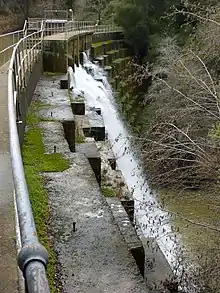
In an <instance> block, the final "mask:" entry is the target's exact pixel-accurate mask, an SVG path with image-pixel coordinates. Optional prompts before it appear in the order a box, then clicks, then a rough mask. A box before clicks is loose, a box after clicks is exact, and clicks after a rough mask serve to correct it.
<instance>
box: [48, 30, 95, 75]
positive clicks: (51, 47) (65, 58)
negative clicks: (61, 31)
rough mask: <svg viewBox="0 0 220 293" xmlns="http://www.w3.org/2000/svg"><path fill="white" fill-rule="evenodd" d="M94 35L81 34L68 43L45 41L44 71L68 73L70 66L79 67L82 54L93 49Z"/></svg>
mask: <svg viewBox="0 0 220 293" xmlns="http://www.w3.org/2000/svg"><path fill="white" fill-rule="evenodd" d="M91 44H92V34H91V33H81V34H80V35H78V36H74V37H72V38H71V39H69V40H68V42H67V41H61V40H56V41H55V40H54V41H44V52H43V70H44V71H47V72H54V73H66V72H67V68H68V66H73V64H76V65H77V66H78V65H79V62H80V52H83V51H85V50H87V49H89V48H90V47H91Z"/></svg>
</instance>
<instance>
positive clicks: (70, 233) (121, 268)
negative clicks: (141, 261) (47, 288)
mask: <svg viewBox="0 0 220 293" xmlns="http://www.w3.org/2000/svg"><path fill="white" fill-rule="evenodd" d="M66 157H67V158H68V159H69V160H70V163H71V167H70V168H69V169H68V170H67V171H65V172H60V173H47V174H45V178H46V182H47V183H46V189H47V192H48V197H49V204H50V210H51V217H52V219H51V220H52V223H53V224H52V225H53V230H54V244H55V250H56V252H57V254H58V261H59V263H60V265H61V268H62V269H61V274H62V278H61V282H62V285H63V292H66V293H70V292H71V293H72V292H76V293H104V292H106V293H108V292H109V293H110V292H111V293H112V292H115V293H119V292H120V293H125V292H126V293H142V292H148V291H147V289H146V285H145V283H144V280H143V278H142V277H141V275H140V272H139V271H138V268H137V265H136V263H135V261H134V259H133V257H132V255H131V253H130V252H129V251H128V249H127V245H126V244H125V242H124V240H123V238H122V235H121V234H120V232H119V230H118V227H117V225H116V223H115V221H114V219H113V217H112V214H111V211H110V208H109V207H108V206H107V204H106V202H105V200H104V199H103V198H102V195H101V192H100V188H99V186H98V184H97V181H96V179H95V176H94V174H93V172H92V170H91V167H90V166H89V163H88V160H87V159H86V158H85V156H84V155H82V154H78V153H75V154H71V153H69V154H66ZM73 223H76V231H75V232H74V230H73Z"/></svg>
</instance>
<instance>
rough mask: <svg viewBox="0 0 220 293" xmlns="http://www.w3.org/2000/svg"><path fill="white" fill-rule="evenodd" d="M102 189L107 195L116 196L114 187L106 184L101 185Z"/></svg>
mask: <svg viewBox="0 0 220 293" xmlns="http://www.w3.org/2000/svg"><path fill="white" fill-rule="evenodd" d="M101 190H102V194H103V195H104V196H105V197H114V196H116V195H115V191H114V189H113V188H111V187H109V186H106V185H102V186H101Z"/></svg>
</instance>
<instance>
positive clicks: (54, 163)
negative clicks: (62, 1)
mask: <svg viewBox="0 0 220 293" xmlns="http://www.w3.org/2000/svg"><path fill="white" fill-rule="evenodd" d="M41 106H42V105H39V104H37V103H33V104H32V105H31V106H30V109H29V113H28V115H27V129H28V131H27V132H26V133H25V137H24V142H23V145H22V157H23V163H24V171H25V178H26V181H27V185H28V190H29V196H30V200H31V205H32V209H33V214H34V220H35V224H36V228H37V233H38V237H39V240H40V242H41V243H42V245H44V246H45V247H46V249H47V250H48V253H49V264H48V266H47V276H48V280H49V285H50V289H51V293H55V292H57V289H56V285H55V267H56V257H55V252H54V249H53V243H51V241H50V238H49V231H48V226H47V225H48V222H49V208H48V198H47V193H46V190H45V189H44V179H43V177H42V176H41V175H40V173H42V172H62V171H64V170H66V169H67V168H68V167H69V164H68V161H67V160H65V159H64V158H63V157H62V155H61V154H58V153H56V154H45V149H44V145H43V142H42V136H41V132H40V129H39V128H38V126H37V123H38V122H39V121H40V120H39V118H38V117H37V116H36V115H35V111H36V110H37V109H38V108H39V107H41Z"/></svg>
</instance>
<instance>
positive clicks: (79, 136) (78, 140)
mask: <svg viewBox="0 0 220 293" xmlns="http://www.w3.org/2000/svg"><path fill="white" fill-rule="evenodd" d="M84 142H85V136H84V135H83V134H82V133H81V132H79V131H77V132H76V143H84Z"/></svg>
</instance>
